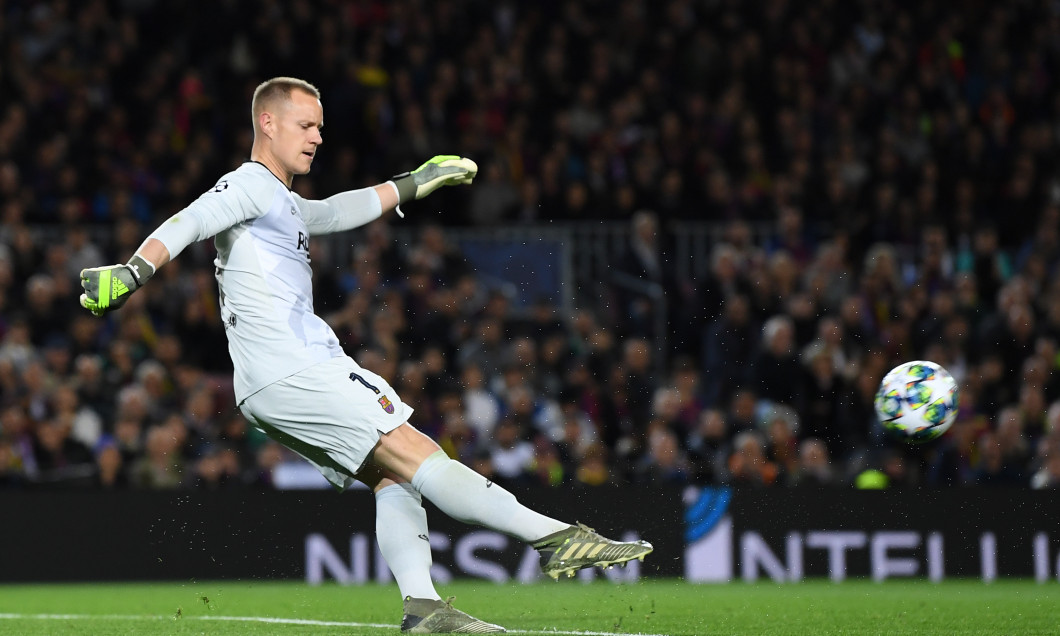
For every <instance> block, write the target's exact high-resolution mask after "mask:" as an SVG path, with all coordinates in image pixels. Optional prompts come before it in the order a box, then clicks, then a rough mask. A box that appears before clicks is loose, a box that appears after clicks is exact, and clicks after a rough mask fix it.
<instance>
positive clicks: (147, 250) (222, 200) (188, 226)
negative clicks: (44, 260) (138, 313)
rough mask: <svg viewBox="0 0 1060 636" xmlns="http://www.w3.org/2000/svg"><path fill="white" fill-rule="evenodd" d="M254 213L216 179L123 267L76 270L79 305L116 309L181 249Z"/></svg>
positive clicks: (237, 190)
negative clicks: (206, 190) (210, 186)
mask: <svg viewBox="0 0 1060 636" xmlns="http://www.w3.org/2000/svg"><path fill="white" fill-rule="evenodd" d="M256 213H257V210H256V208H255V206H254V205H252V204H251V202H250V200H249V198H248V197H247V196H246V194H245V193H243V191H242V190H241V189H240V188H238V187H234V186H233V187H229V184H228V182H227V181H221V182H220V183H218V184H217V185H216V186H214V187H213V188H212V189H211V190H209V191H208V192H206V193H205V194H203V195H202V196H200V197H199V198H198V199H196V200H195V201H194V202H192V204H191V205H189V206H188V207H186V208H184V209H183V210H181V211H180V212H178V213H176V214H174V215H173V216H171V217H170V218H169V219H168V220H167V221H166V222H165V223H163V224H162V225H160V226H159V227H158V228H157V229H156V230H155V231H154V232H152V233H151V235H150V236H148V237H147V239H146V240H145V241H144V242H143V244H141V245H140V247H139V248H138V249H137V250H136V253H135V254H133V256H132V258H130V259H129V262H128V263H126V264H124V265H107V266H104V267H93V268H91V269H84V270H81V287H82V288H84V290H85V293H83V294H81V306H82V307H84V308H85V309H88V310H89V311H91V312H92V313H93V314H95V315H97V316H102V315H103V314H105V313H107V312H108V311H112V310H114V309H118V308H119V307H121V306H122V305H124V304H125V302H126V301H127V300H128V299H129V296H130V295H132V293H133V292H135V291H136V290H137V289H139V288H141V287H143V286H144V284H146V283H147V281H148V280H149V279H150V278H151V277H152V276H154V274H155V272H156V271H158V268H159V267H162V266H163V265H165V264H166V263H168V262H169V261H170V260H172V259H174V258H176V257H177V255H178V254H180V253H181V252H182V251H184V248H186V247H188V246H189V245H191V244H192V243H195V242H197V241H201V240H204V239H207V238H210V237H211V236H214V235H215V234H217V233H219V232H222V231H224V230H226V229H228V228H230V227H232V226H233V225H236V224H237V223H241V222H243V221H246V220H248V219H249V218H251V217H252V216H254V215H255V214H256Z"/></svg>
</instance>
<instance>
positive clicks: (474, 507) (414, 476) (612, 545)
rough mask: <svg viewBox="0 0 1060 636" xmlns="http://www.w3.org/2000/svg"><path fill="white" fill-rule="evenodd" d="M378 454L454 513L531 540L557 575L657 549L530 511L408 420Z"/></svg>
mask: <svg viewBox="0 0 1060 636" xmlns="http://www.w3.org/2000/svg"><path fill="white" fill-rule="evenodd" d="M372 459H373V461H374V462H375V464H376V465H378V466H382V467H384V468H386V469H389V470H391V471H393V473H395V474H396V475H398V476H400V477H401V478H402V479H406V480H408V481H409V482H410V483H411V484H412V485H413V487H414V488H416V490H418V491H419V492H420V493H422V494H423V496H424V497H427V499H429V500H431V502H433V503H434V505H436V506H438V508H440V509H441V510H442V512H444V513H446V514H447V515H449V516H450V517H453V518H454V519H458V520H460V521H464V522H466V523H472V524H476V525H481V526H485V527H487V528H492V529H494V530H497V531H498V532H503V533H505V534H507V535H510V536H513V537H517V538H519V539H522V540H523V541H526V542H527V543H531V544H532V545H533V546H534V548H535V549H537V550H538V551H539V552H540V553H541V568H542V570H544V572H545V573H546V574H548V575H549V576H551V577H552V578H558V577H559V575H560V574H567V575H568V576H570V575H573V573H574V572H575V571H576V570H579V569H581V568H586V567H591V566H594V565H595V566H602V567H603V566H608V565H614V564H617V563H625V562H627V561H631V560H633V559H641V560H643V559H644V557H645V556H646V555H648V554H649V553H650V552H651V551H652V546H651V544H650V543H648V542H646V541H633V542H621V541H612V540H610V539H607V538H605V537H602V536H600V535H599V534H597V533H596V532H594V531H593V530H592V529H591V528H588V527H586V526H583V525H580V524H579V525H577V526H572V525H570V524H566V523H563V522H561V521H557V520H555V519H552V518H550V517H546V516H545V515H542V514H539V513H537V512H534V511H533V510H530V509H529V508H527V507H526V506H524V505H522V504H521V503H519V501H518V500H516V498H515V496H514V495H512V494H511V493H510V492H508V491H507V490H505V489H503V488H501V487H500V486H498V485H496V484H494V483H493V482H491V481H490V480H488V479H486V478H485V477H483V476H482V475H479V474H478V473H476V472H475V471H473V470H471V469H470V468H468V467H467V466H464V465H463V464H461V463H460V462H457V461H453V460H451V459H449V457H447V456H446V454H445V453H444V452H443V451H441V450H440V449H439V448H438V445H437V444H435V443H434V441H433V440H431V439H430V438H429V437H427V436H426V435H424V434H423V433H420V432H419V431H417V430H416V429H414V428H413V427H412V426H410V425H408V424H403V425H401V426H399V427H398V428H396V429H394V430H393V431H391V432H390V433H387V434H386V435H383V436H382V437H381V438H380V441H379V445H377V446H376V448H375V450H374V451H373V455H372Z"/></svg>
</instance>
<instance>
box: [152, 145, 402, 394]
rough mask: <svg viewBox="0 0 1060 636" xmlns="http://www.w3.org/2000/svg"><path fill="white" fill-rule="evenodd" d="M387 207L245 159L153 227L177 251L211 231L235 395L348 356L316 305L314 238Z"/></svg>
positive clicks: (374, 198) (361, 193)
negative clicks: (316, 196) (296, 185)
mask: <svg viewBox="0 0 1060 636" xmlns="http://www.w3.org/2000/svg"><path fill="white" fill-rule="evenodd" d="M381 214H382V207H381V204H380V202H379V196H378V195H377V194H376V193H375V191H374V189H372V188H365V189H363V190H352V191H349V192H343V193H341V194H337V195H335V196H333V197H329V198H328V199H324V200H322V201H310V200H306V199H304V198H302V197H300V196H299V195H298V194H296V193H294V192H293V191H291V190H289V189H288V188H287V186H286V184H284V183H283V182H282V181H280V180H279V179H278V178H277V177H276V176H275V175H273V174H272V172H270V171H269V169H268V168H266V167H265V166H264V165H263V164H261V163H257V162H247V163H244V164H243V165H242V166H240V167H239V168H237V169H236V170H234V171H232V172H229V173H228V174H226V175H225V176H223V177H222V178H221V180H220V181H218V182H217V185H216V186H214V187H213V188H212V189H210V190H209V191H207V192H206V193H204V194H203V195H202V196H200V197H199V198H198V199H196V200H195V201H194V202H193V203H192V204H191V205H189V206H188V207H187V208H185V209H183V210H181V211H180V212H178V213H177V214H175V215H173V216H172V217H171V218H170V219H169V220H168V221H166V222H165V223H163V224H162V225H161V226H160V227H159V228H158V229H157V230H155V231H154V232H153V233H152V234H151V238H154V239H157V240H159V241H161V242H162V244H164V245H165V246H166V248H167V249H168V250H169V254H170V257H171V258H176V256H177V254H179V253H180V252H181V251H182V250H183V249H184V248H185V247H187V246H188V245H190V244H191V243H194V242H195V241H200V240H203V239H207V238H210V237H211V236H212V237H215V238H214V244H215V245H216V247H217V258H216V259H215V260H214V265H215V266H216V269H215V275H216V277H217V285H218V288H219V289H220V305H221V319H222V320H223V321H224V326H225V334H226V335H227V337H228V351H229V353H230V355H231V357H232V366H233V367H234V374H235V382H234V385H235V395H236V402H237V403H242V402H243V400H245V399H246V398H247V397H248V396H250V395H252V394H254V393H255V392H257V391H258V390H260V389H262V388H264V387H266V386H268V385H269V384H272V383H273V382H276V381H277V380H282V379H283V378H286V377H288V376H290V375H293V374H295V373H298V372H299V371H301V370H303V369H305V368H307V367H310V366H312V365H314V364H317V363H319V362H324V361H327V360H330V359H331V358H336V357H340V356H344V355H346V354H345V352H344V351H343V350H342V348H341V347H340V346H339V341H338V338H337V337H336V336H335V332H334V331H332V329H331V327H329V326H328V324H327V323H326V322H324V320H323V319H321V318H320V317H319V316H317V315H316V314H315V313H313V274H312V270H311V269H310V265H309V263H310V260H309V237H311V236H316V235H320V234H328V233H331V232H338V231H342V230H348V229H351V228H354V227H358V226H360V225H364V224H365V223H368V222H369V221H372V220H374V219H376V218H379V216H380V215H381Z"/></svg>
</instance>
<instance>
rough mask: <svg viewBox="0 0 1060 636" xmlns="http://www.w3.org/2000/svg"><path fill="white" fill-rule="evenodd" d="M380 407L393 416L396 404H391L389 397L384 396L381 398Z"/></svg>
mask: <svg viewBox="0 0 1060 636" xmlns="http://www.w3.org/2000/svg"><path fill="white" fill-rule="evenodd" d="M379 406H381V407H383V410H384V411H386V412H387V413H390V414H391V415H393V413H394V403H393V402H391V401H390V399H389V398H387V396H385V395H384V396H381V397H380V398H379Z"/></svg>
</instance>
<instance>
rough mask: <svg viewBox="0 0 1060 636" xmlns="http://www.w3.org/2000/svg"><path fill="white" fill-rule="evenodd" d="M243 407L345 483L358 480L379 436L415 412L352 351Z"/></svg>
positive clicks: (283, 382) (331, 477) (324, 471)
mask: <svg viewBox="0 0 1060 636" xmlns="http://www.w3.org/2000/svg"><path fill="white" fill-rule="evenodd" d="M239 409H240V410H241V411H242V412H243V415H244V416H245V417H246V418H247V420H249V421H250V423H251V424H253V425H255V426H257V427H258V428H259V429H261V430H262V431H263V432H264V433H265V434H266V435H268V436H269V437H271V438H272V439H274V440H276V441H278V442H280V443H281V444H283V445H284V446H286V447H287V448H290V449H291V450H293V451H295V452H296V453H298V454H299V455H301V456H302V457H305V458H306V459H307V460H309V462H310V463H312V464H313V465H315V466H316V467H317V469H318V470H320V472H321V474H323V475H324V477H326V478H327V479H328V481H330V482H331V483H332V484H334V485H335V487H336V488H340V489H345V488H348V487H350V486H351V485H353V482H354V481H355V476H356V475H357V473H358V472H359V471H360V470H361V467H362V466H363V465H364V463H365V461H366V460H367V459H368V454H369V453H371V452H372V449H373V448H375V445H376V444H377V443H378V442H379V436H380V435H382V434H384V433H389V432H390V431H392V430H394V429H395V428H397V427H399V426H401V425H402V424H404V423H405V422H407V421H408V419H409V416H411V415H412V408H410V407H409V406H407V405H406V404H405V403H404V402H402V401H401V398H400V397H398V394H397V392H396V391H394V389H393V387H391V386H390V384H388V383H387V381H386V380H384V379H383V378H381V377H380V376H378V375H376V374H375V373H373V372H371V371H369V370H367V369H365V368H363V367H361V366H360V365H359V364H357V363H356V362H354V360H353V358H350V357H348V356H343V357H340V358H332V359H331V360H328V361H327V362H321V363H320V364H317V365H314V366H311V367H309V368H308V369H305V370H303V371H299V372H298V373H296V374H294V375H291V376H288V377H286V378H284V379H282V380H279V381H277V382H273V383H272V384H270V385H269V386H267V387H265V388H263V389H261V390H260V391H258V392H257V393H254V394H253V395H251V396H250V397H248V398H247V399H245V400H243V403H242V404H240V405H239Z"/></svg>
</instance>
